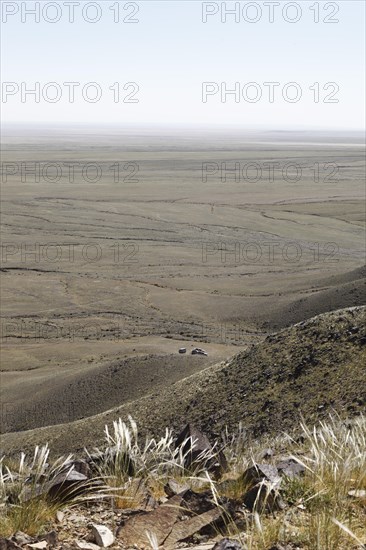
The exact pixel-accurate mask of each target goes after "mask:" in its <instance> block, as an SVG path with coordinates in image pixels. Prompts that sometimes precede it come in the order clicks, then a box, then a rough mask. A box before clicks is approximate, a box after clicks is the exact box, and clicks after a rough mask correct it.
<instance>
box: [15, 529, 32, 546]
mask: <svg viewBox="0 0 366 550" xmlns="http://www.w3.org/2000/svg"><path fill="white" fill-rule="evenodd" d="M11 540H12V541H13V542H16V543H17V544H20V546H25V545H26V544H31V543H32V542H35V541H36V539H35V538H34V537H30V536H29V535H27V534H26V533H23V532H22V531H17V532H16V533H14V535H13V536H12V537H11Z"/></svg>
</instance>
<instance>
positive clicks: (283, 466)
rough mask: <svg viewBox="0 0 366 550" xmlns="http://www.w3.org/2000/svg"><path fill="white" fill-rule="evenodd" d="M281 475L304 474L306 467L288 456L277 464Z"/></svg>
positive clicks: (293, 475) (295, 475) (291, 476)
mask: <svg viewBox="0 0 366 550" xmlns="http://www.w3.org/2000/svg"><path fill="white" fill-rule="evenodd" d="M276 467H277V470H278V472H279V474H280V475H282V476H286V477H289V478H294V477H298V476H300V475H302V474H303V473H304V472H305V467H304V466H303V465H302V464H299V462H296V460H294V459H293V458H286V459H284V460H281V462H278V463H277V464H276Z"/></svg>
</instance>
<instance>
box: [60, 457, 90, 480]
mask: <svg viewBox="0 0 366 550" xmlns="http://www.w3.org/2000/svg"><path fill="white" fill-rule="evenodd" d="M65 466H66V471H69V470H70V469H72V470H73V471H75V472H78V473H79V474H83V475H84V476H85V477H87V478H88V479H90V478H91V468H90V466H89V464H88V463H87V461H86V460H82V459H78V460H72V461H71V462H67V463H66V465H65Z"/></svg>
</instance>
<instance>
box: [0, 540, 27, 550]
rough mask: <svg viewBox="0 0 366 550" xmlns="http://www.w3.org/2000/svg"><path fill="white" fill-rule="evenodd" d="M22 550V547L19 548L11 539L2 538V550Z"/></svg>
mask: <svg viewBox="0 0 366 550" xmlns="http://www.w3.org/2000/svg"><path fill="white" fill-rule="evenodd" d="M21 549H22V547H21V546H19V545H18V544H17V543H16V542H14V541H12V540H10V539H5V538H0V550H21Z"/></svg>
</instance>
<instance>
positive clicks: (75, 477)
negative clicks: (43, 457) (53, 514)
mask: <svg viewBox="0 0 366 550" xmlns="http://www.w3.org/2000/svg"><path fill="white" fill-rule="evenodd" d="M87 481H88V478H87V477H86V476H85V475H84V474H80V473H79V472H77V471H75V470H70V471H68V472H64V473H61V474H59V475H58V476H57V477H56V478H55V479H54V480H52V482H51V483H50V486H49V488H48V491H47V497H48V498H49V499H50V500H57V501H61V502H62V501H65V500H68V499H70V498H73V497H76V496H78V495H82V494H85V493H87V492H88V491H89V490H90V486H88V483H87Z"/></svg>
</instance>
